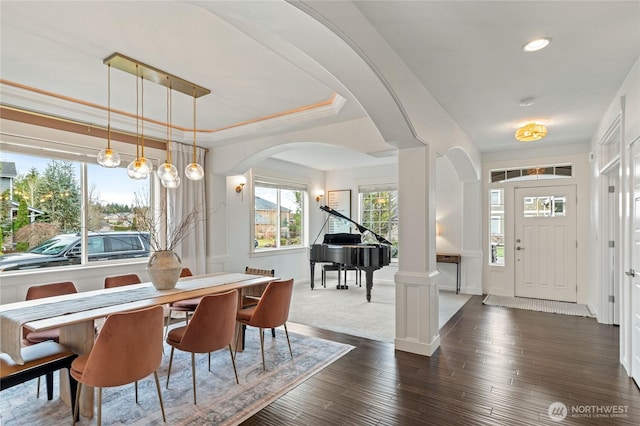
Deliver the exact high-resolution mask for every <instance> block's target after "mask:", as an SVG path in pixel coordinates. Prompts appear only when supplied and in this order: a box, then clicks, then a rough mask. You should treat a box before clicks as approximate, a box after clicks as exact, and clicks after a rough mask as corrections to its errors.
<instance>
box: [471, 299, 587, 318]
mask: <svg viewBox="0 0 640 426" xmlns="http://www.w3.org/2000/svg"><path fill="white" fill-rule="evenodd" d="M482 303H484V304H485V305H491V306H503V307H505V308H515V309H526V310H529V311H539V312H550V313H554V314H563V315H574V316H579V317H590V318H591V317H593V314H592V313H591V311H589V308H588V307H587V305H582V304H578V303H568V302H558V301H555V300H542V299H528V298H526V297H508V296H495V295H493V294H490V295H488V296H487V297H486V298H485V299H484V300H483V301H482Z"/></svg>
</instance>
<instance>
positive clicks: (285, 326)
mask: <svg viewBox="0 0 640 426" xmlns="http://www.w3.org/2000/svg"><path fill="white" fill-rule="evenodd" d="M284 334H286V335H287V343H288V344H289V353H290V354H291V359H293V351H292V350H291V341H290V340H289V332H288V331H287V323H286V322H285V323H284Z"/></svg>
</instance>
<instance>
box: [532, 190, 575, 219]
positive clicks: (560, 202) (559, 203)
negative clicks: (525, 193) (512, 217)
mask: <svg viewBox="0 0 640 426" xmlns="http://www.w3.org/2000/svg"><path fill="white" fill-rule="evenodd" d="M566 201H567V197H565V196H560V197H558V196H553V195H543V196H540V197H525V198H524V213H523V214H524V217H528V218H530V217H563V216H566V215H567V212H566V211H565V206H566Z"/></svg>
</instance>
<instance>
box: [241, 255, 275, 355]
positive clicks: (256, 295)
mask: <svg viewBox="0 0 640 426" xmlns="http://www.w3.org/2000/svg"><path fill="white" fill-rule="evenodd" d="M244 273H245V274H252V275H262V276H264V277H275V276H276V271H275V269H258V268H250V267H248V266H246V267H245V268H244ZM267 284H268V283H266V284H260V285H254V286H251V287H246V288H244V289H243V290H242V308H243V309H244V308H249V307H251V306H254V305H257V304H258V301H259V300H260V297H261V296H262V293H264V290H265V289H266V288H267ZM271 336H272V337H276V329H275V328H272V329H271ZM242 337H243V340H242V347H243V348H244V333H243V334H242Z"/></svg>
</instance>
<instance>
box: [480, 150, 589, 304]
mask: <svg viewBox="0 0 640 426" xmlns="http://www.w3.org/2000/svg"><path fill="white" fill-rule="evenodd" d="M573 149H576V150H580V149H585V151H586V146H585V145H575V146H573ZM535 152H536V153H539V152H540V151H535ZM546 152H547V153H548V155H547V156H540V157H535V156H531V157H528V158H527V157H526V153H525V154H523V153H519V154H518V155H519V157H518V158H515V159H511V160H497V161H489V162H485V163H484V164H483V170H482V181H483V182H484V194H485V195H484V202H483V207H482V210H483V211H482V217H483V235H484V237H483V245H484V247H486V248H488V247H489V239H488V235H489V229H488V228H489V204H488V194H489V190H490V188H504V203H505V228H504V232H505V250H504V251H505V266H490V265H488V261H487V256H485V261H484V263H485V265H484V268H483V293H486V294H495V295H501V296H514V295H515V267H514V250H513V249H514V244H513V238H514V232H515V230H514V227H515V217H514V208H515V204H514V196H515V195H514V194H515V188H516V187H531V186H553V185H571V184H574V185H576V190H577V197H578V204H577V206H578V216H577V240H578V254H577V262H578V264H577V271H576V274H577V275H576V277H577V283H578V294H577V301H578V303H588V300H589V290H590V288H589V284H588V283H589V272H588V271H589V235H590V231H591V229H590V227H589V225H590V208H589V206H590V198H591V197H590V189H589V186H590V185H589V155H588V152H582V153H574V154H564V155H561V154H559V155H553V149H546ZM551 164H572V165H573V177H572V178H569V179H549V180H544V181H517V182H513V181H512V182H501V183H495V184H491V183H490V179H489V173H490V170H492V169H508V168H519V167H526V166H536V165H551ZM485 253H489V250H488V249H486V250H485Z"/></svg>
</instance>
